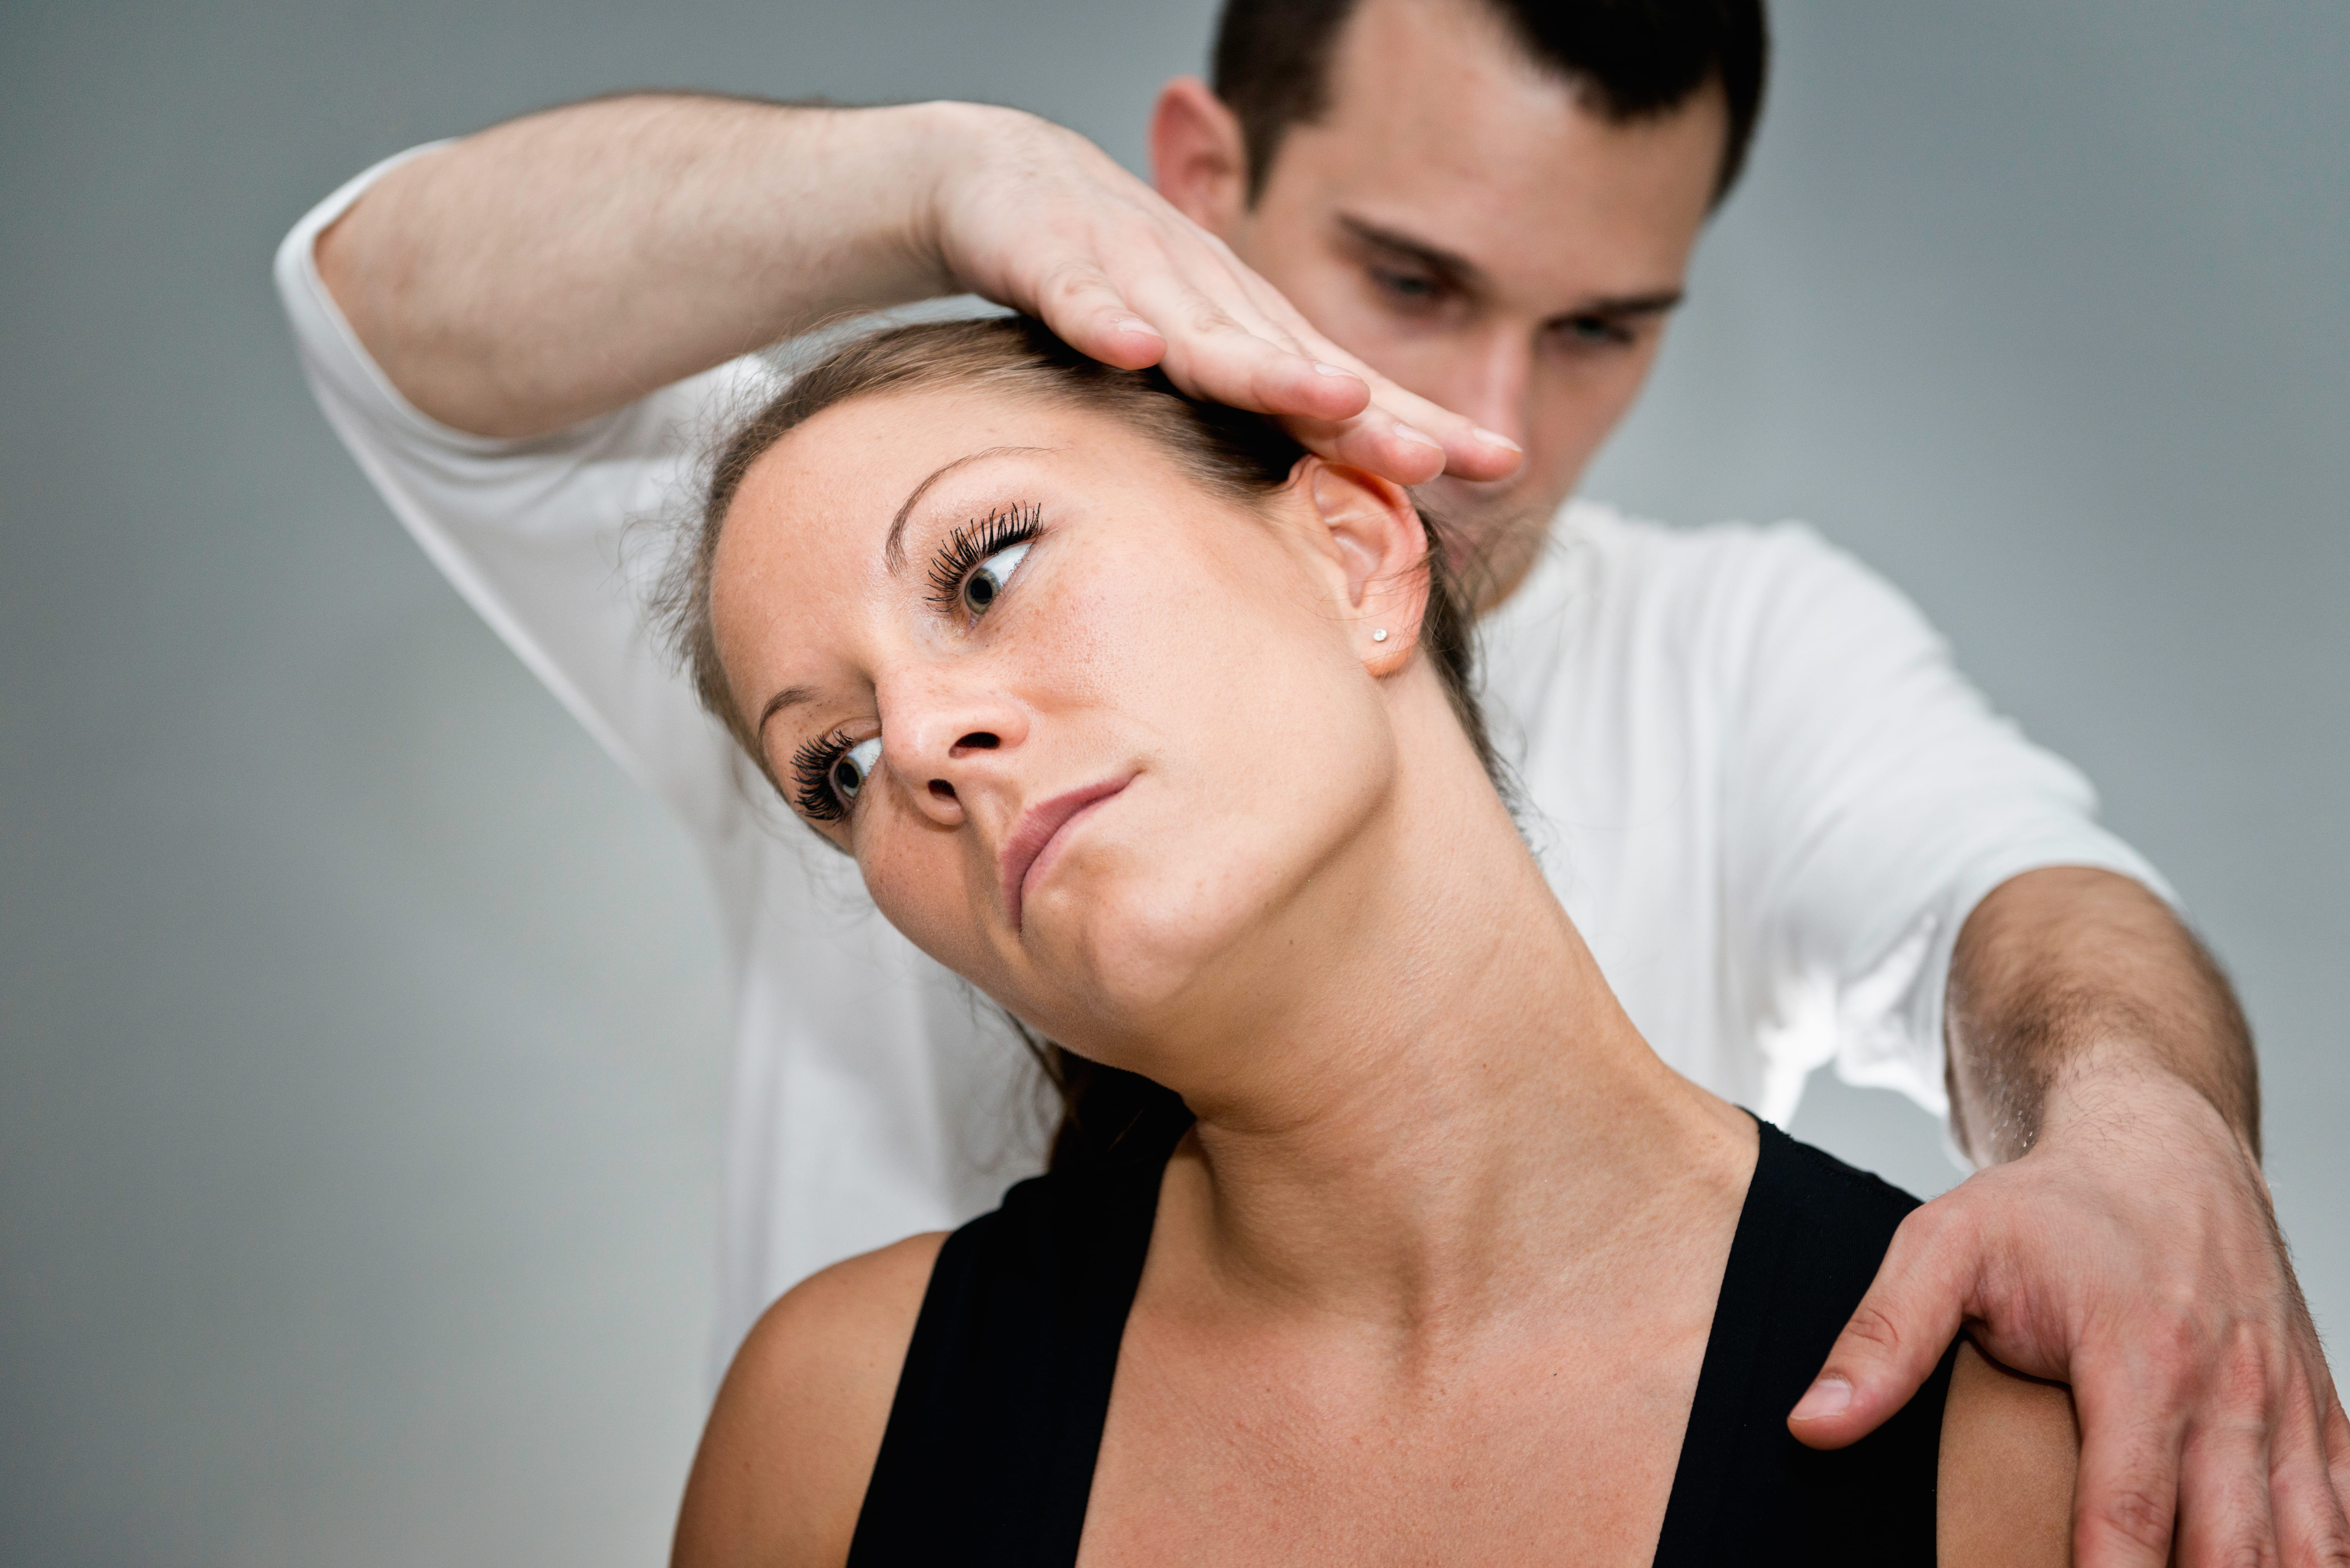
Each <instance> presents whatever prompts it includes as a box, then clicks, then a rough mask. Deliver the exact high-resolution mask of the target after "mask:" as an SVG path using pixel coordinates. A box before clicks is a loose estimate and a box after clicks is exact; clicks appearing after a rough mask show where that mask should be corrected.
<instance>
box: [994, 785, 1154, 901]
mask: <svg viewBox="0 0 2350 1568" xmlns="http://www.w3.org/2000/svg"><path fill="white" fill-rule="evenodd" d="M1133 782H1134V775H1133V774H1127V775H1126V776H1125V777H1124V778H1118V779H1105V780H1103V781H1102V782H1101V783H1100V784H1087V785H1086V786H1085V787H1084V788H1082V789H1073V790H1071V791H1069V792H1068V793H1067V794H1056V795H1055V796H1054V797H1053V798H1052V799H1050V800H1046V801H1039V802H1037V803H1036V804H1035V805H1032V806H1030V807H1029V808H1028V809H1027V810H1026V811H1024V812H1023V813H1022V814H1021V816H1020V823H1019V826H1016V827H1014V829H1013V830H1012V836H1011V837H1010V838H1008V839H1006V840H1004V843H1003V856H1002V857H1001V858H1002V863H1003V908H1004V909H1005V911H1006V912H1007V913H1008V914H1009V916H1010V918H1011V920H1012V929H1014V930H1015V931H1016V930H1018V929H1020V905H1021V902H1022V900H1023V899H1024V898H1025V897H1026V895H1027V891H1028V883H1029V880H1030V878H1032V877H1035V876H1036V875H1037V874H1038V873H1039V871H1040V870H1041V869H1042V868H1044V867H1046V866H1047V865H1048V864H1049V862H1050V860H1051V858H1052V852H1053V850H1054V849H1055V847H1056V846H1057V845H1058V842H1059V839H1060V836H1061V832H1062V830H1063V829H1064V828H1066V827H1067V826H1069V824H1070V823H1071V822H1073V821H1075V820H1076V818H1077V816H1078V815H1080V814H1081V813H1083V812H1084V811H1086V810H1087V808H1088V807H1091V806H1096V805H1100V804H1101V803H1102V802H1103V801H1106V800H1107V799H1108V798H1109V797H1110V796H1112V795H1114V794H1117V793H1118V791H1120V790H1122V789H1124V788H1125V787H1126V786H1127V785H1128V784H1132V783H1133Z"/></svg>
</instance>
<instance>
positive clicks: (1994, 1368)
mask: <svg viewBox="0 0 2350 1568" xmlns="http://www.w3.org/2000/svg"><path fill="white" fill-rule="evenodd" d="M2080 1458H2081V1432H2080V1426H2079V1423H2078V1421H2077V1419H2076V1418H2075V1417H2074V1410H2073V1394H2072V1390H2070V1389H2068V1388H2066V1387H2065V1386H2064V1385H2063V1384H2061V1383H2043V1382H2042V1381H2041V1380H2040V1379H2038V1378H2036V1377H2026V1376H2022V1374H2021V1373H2016V1372H2010V1371H2009V1370H2008V1369H2007V1368H2005V1367H2003V1366H2000V1365H1999V1364H1998V1363H1997V1362H1995V1361H1992V1360H1991V1359H1990V1358H1989V1357H1988V1356H1985V1355H1983V1354H1982V1353H1981V1352H1980V1351H1978V1350H1977V1349H1975V1347H1974V1346H1973V1345H1970V1344H1968V1343H1967V1342H1965V1341H1963V1340H1961V1341H1960V1345H1959V1355H1958V1361H1957V1364H1956V1365H1955V1366H1953V1367H1952V1368H1951V1372H1950V1397H1949V1399H1948V1400H1947V1401H1946V1402H1945V1403H1944V1405H1943V1407H1942V1449H1941V1457H1940V1461H1939V1467H1938V1469H1939V1477H1938V1482H1939V1484H1938V1487H1937V1490H1938V1492H1939V1503H1938V1506H1937V1508H1936V1515H1937V1518H1936V1524H1935V1533H1936V1536H1937V1538H1938V1540H1937V1547H1938V1550H1937V1552H1936V1555H1937V1557H1938V1558H1939V1561H1941V1562H1943V1563H1950V1564H1951V1565H1952V1568H1972V1565H1974V1564H1978V1563H1980V1564H1983V1565H1985V1568H1990V1565H1992V1564H1997V1565H1999V1568H2008V1565H2010V1564H2013V1565H2015V1568H2040V1565H2042V1564H2045V1565H2047V1568H2062V1565H2063V1564H2065V1563H2071V1562H2072V1561H2073V1480H2074V1471H2075V1470H2076V1469H2078V1468H2079V1464H2080Z"/></svg>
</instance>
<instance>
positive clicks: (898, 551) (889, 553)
mask: <svg viewBox="0 0 2350 1568" xmlns="http://www.w3.org/2000/svg"><path fill="white" fill-rule="evenodd" d="M1052 450H1053V449H1052V448H1050V447H1044V446H991V447H987V448H984V449H983V450H982V451H979V452H968V453H966V454H964V455H963V456H962V457H959V458H956V459H955V460H954V461H953V462H942V463H941V464H939V466H938V467H936V468H934V469H932V470H931V476H930V477H929V478H928V479H925V480H924V481H922V483H920V484H917V485H916V486H914V493H912V494H911V495H909V496H907V497H906V504H904V505H903V506H900V507H899V508H898V515H897V516H896V517H894V518H892V519H891V520H890V522H889V538H888V539H887V540H886V541H885V542H884V543H883V544H882V545H881V560H882V563H883V564H884V565H886V566H888V567H889V570H890V571H891V572H892V573H895V572H897V571H899V569H900V568H902V567H903V566H905V564H906V519H907V518H909V517H910V516H912V515H913V512H914V505H915V504H916V503H917V502H919V501H920V500H921V498H922V497H923V496H924V495H926V494H928V493H930V488H931V485H933V484H936V483H938V482H939V481H940V480H941V479H944V478H945V477H946V476H947V475H948V474H950V473H952V472H954V471H955V470H956V469H958V468H961V467H962V466H963V465H964V464H965V463H970V462H978V461H979V460H980V459H981V458H983V457H1003V456H1006V455H1008V454H1010V453H1012V452H1050V451H1052Z"/></svg>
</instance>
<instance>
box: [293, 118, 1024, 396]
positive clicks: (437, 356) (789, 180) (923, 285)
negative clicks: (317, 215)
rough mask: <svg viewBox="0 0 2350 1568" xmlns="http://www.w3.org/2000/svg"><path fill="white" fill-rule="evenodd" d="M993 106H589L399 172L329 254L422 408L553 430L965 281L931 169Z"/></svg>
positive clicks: (394, 374) (457, 146)
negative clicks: (835, 316)
mask: <svg viewBox="0 0 2350 1568" xmlns="http://www.w3.org/2000/svg"><path fill="white" fill-rule="evenodd" d="M998 112H1001V111H992V110H985V109H971V108H969V107H967V106H962V105H913V106H909V107H905V108H896V109H797V108H789V107H785V106H780V105H774V104H762V103H752V102H743V101H740V100H735V99H713V98H694V97H684V96H639V97H629V98H618V99H601V100H598V101H595V102H590V103H584V104H576V105H573V106H571V107H569V108H566V109H553V110H549V111H547V112H546V113H544V114H536V115H532V116H529V117H527V118H525V119H518V120H514V121H512V122H510V123H507V124H504V125H501V126H497V127H494V128H493V129H491V130H485V131H482V132H480V133H479V134H477V135H474V136H470V137H467V138H466V139H464V140H462V141H459V142H456V143H454V144H453V145H452V146H450V147H447V148H443V149H442V150H440V151H436V152H433V153H431V154H428V155H427V156H425V157H423V158H421V159H418V160H416V161H412V162H411V163H408V164H405V165H403V166H401V167H400V168H399V169H396V170H394V171H391V172H390V174H388V175H386V176H385V177H384V178H383V179H382V180H381V181H380V182H378V183H377V184H376V185H375V186H374V187H372V188H371V189H369V192H367V194H366V195H365V196H364V197H362V198H361V199H360V201H359V202H358V204H357V205H355V206H354V207H353V208H352V209H351V210H350V211H349V212H348V213H345V214H344V215H343V217H342V218H341V219H340V220H339V221H338V223H335V224H334V226H333V227H332V228H330V229H329V230H328V232H327V234H326V235H325V236H324V238H323V239H322V240H321V242H320V244H319V246H318V265H319V270H320V273H321V275H323V276H324V278H325V280H326V283H327V286H328V289H329V290H331V291H332V293H333V294H334V296H335V300H336V303H337V304H338V305H339V306H341V307H342V310H343V312H344V314H345V315H346V316H347V317H348V318H349V319H350V322H351V325H352V327H353V328H354V329H355V330H356V331H357V332H358V333H359V340H360V341H361V342H362V343H364V344H366V346H367V348H368V351H369V353H370V354H372V355H373V356H374V357H375V358H376V360H377V362H378V363H379V364H380V365H381V366H382V367H383V369H384V371H385V373H386V374H387V375H389V376H390V378H391V380H392V382H393V384H394V385H395V386H397V387H399V388H400V391H401V392H402V393H403V394H405V395H406V396H407V397H408V399H409V400H410V401H411V402H413V403H414V404H416V406H417V407H418V408H420V409H421V410H423V411H424V412H426V413H427V414H430V415H432V417H434V418H435V419H438V420H441V421H443V422H444V423H447V424H451V425H453V426H456V427H457V428H459V429H461V430H466V431H473V432H475V433H477V434H482V435H494V436H522V435H535V434H538V433H540V432H543V431H549V430H554V429H557V428H559V427H561V426H563V425H566V424H569V423H571V422H573V421H577V420H580V419H585V418H587V417H588V416H590V415H593V414H597V413H601V412H604V411H606V410H610V409H614V408H618V407H619V406H621V405H622V404H624V403H627V402H629V401H631V400H634V399H636V398H639V397H641V396H643V395H644V394H645V393H646V392H648V391H650V390H651V389H654V388H656V387H660V386H663V385H666V384H667V383H669V382H671V381H674V380H677V379H681V378H683V377H686V376H690V375H692V374H694V373H696V372H698V371H701V370H704V369H709V368H710V367H711V366H712V365H716V364H719V363H722V362H723V361H724V360H726V359H729V358H733V357H734V356H736V355H739V354H743V353H745V352H747V351H749V350H751V349H754V348H760V347H763V346H764V345H765V344H768V343H771V342H774V341H775V340H776V339H778V338H780V337H785V336H786V335H788V334H789V333H790V332H792V331H793V330H795V329H796V328H799V327H805V326H806V325H808V324H810V323H813V322H816V321H819V320H821V319H823V318H824V317H827V316H828V315H830V314H832V313H834V312H837V311H841V310H845V309H851V308H858V307H870V306H885V305H891V304H898V303H901V302H904V301H907V300H910V299H917V298H922V297H925V296H931V295H934V294H939V293H943V292H947V291H948V290H949V287H950V285H949V282H948V280H947V277H946V275H945V273H944V270H943V268H942V266H941V263H940V261H939V259H938V258H939V252H938V246H937V244H936V243H935V241H934V239H933V238H932V236H931V234H929V233H928V232H927V224H928V222H929V216H928V214H929V210H930V194H931V193H930V190H929V188H928V185H929V182H930V181H931V179H932V178H933V177H934V171H935V168H936V166H937V163H938V153H939V151H940V150H941V144H942V140H943V139H947V138H951V137H952V136H953V135H955V134H956V129H957V128H956V126H955V123H954V120H955V117H957V116H962V117H965V118H970V117H973V116H985V115H988V114H992V113H998ZM966 130H967V128H966Z"/></svg>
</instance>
